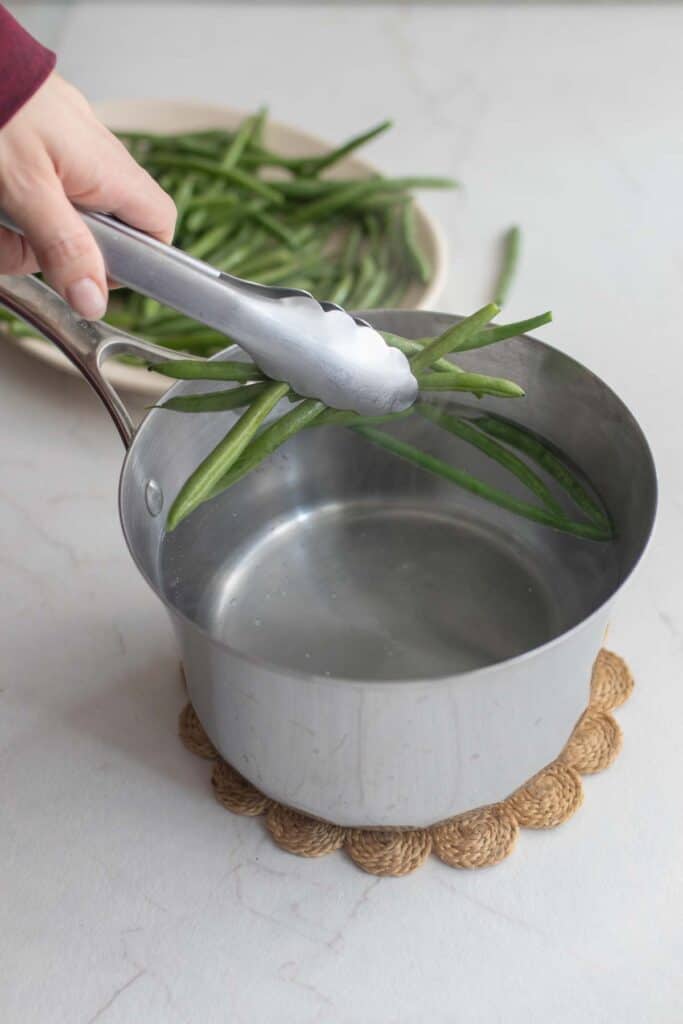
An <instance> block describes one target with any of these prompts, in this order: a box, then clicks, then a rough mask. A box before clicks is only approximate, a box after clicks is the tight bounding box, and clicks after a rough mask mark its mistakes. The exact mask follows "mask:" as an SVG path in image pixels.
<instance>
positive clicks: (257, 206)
mask: <svg viewBox="0 0 683 1024" xmlns="http://www.w3.org/2000/svg"><path fill="white" fill-rule="evenodd" d="M265 122H266V114H265V112H264V111H260V112H259V113H257V114H255V115H254V116H252V117H249V118H247V119H246V120H245V121H243V123H242V124H241V125H240V126H239V128H238V129H237V130H236V131H234V132H229V131H224V130H218V129H214V130H208V131H199V132H189V133H182V134H177V135H153V134H150V133H132V132H128V133H121V134H120V138H121V140H122V141H123V142H124V143H125V144H126V146H127V147H128V148H129V149H130V151H131V153H132V154H133V156H134V157H135V159H136V160H137V161H138V162H139V163H141V164H142V165H143V167H145V168H146V169H147V170H148V171H149V172H150V174H151V175H152V176H153V177H154V178H155V179H156V180H157V181H158V182H159V184H160V185H162V186H163V188H165V189H166V190H167V191H168V192H169V193H170V194H171V195H172V196H173V198H174V200H175V203H176V206H177V208H178V223H177V228H176V234H175V239H174V244H175V245H177V246H178V247H179V248H181V249H184V250H185V251H186V252H189V253H190V254H191V255H193V256H196V257H197V258H198V259H202V260H205V261H206V262H208V263H211V264H212V265H213V266H215V267H217V268H218V269H219V270H222V271H224V272H226V273H230V274H234V275H235V276H237V277H242V278H246V279H248V280H253V281H258V282H260V283H261V284H272V285H282V286H286V287H293V288H302V289H304V290H307V291H312V292H313V293H314V294H315V296H316V298H318V299H322V300H328V301H332V302H337V303H340V304H343V305H345V306H348V307H349V308H352V309H368V308H370V307H373V306H380V305H387V306H398V307H400V306H401V305H402V303H403V302H404V301H405V300H406V297H407V295H408V293H409V291H410V289H411V286H413V285H414V284H416V283H420V282H426V281H428V280H429V277H430V275H431V267H430V265H429V260H428V258H427V256H426V254H425V253H424V252H423V250H422V247H421V245H420V242H419V239H418V238H417V234H416V223H415V208H414V204H413V201H412V194H411V193H412V191H413V190H414V189H416V188H450V187H452V186H453V185H454V182H451V181H449V180H446V179H442V178H423V177H415V178H395V179H391V178H385V177H382V176H379V175H377V176H374V177H371V178H366V179H361V180H354V179H345V178H341V179H340V178H331V177H327V176H325V172H327V171H328V170H329V169H331V168H334V166H335V165H336V164H337V163H338V162H339V161H340V160H342V159H343V158H344V157H346V156H348V155H349V154H350V153H352V152H354V151H355V150H357V149H358V148H359V147H360V146H362V145H363V144H365V143H367V142H369V141H370V140H371V139H374V138H376V137H377V136H378V135H380V134H381V133H382V132H384V131H386V130H387V129H388V128H389V127H390V122H388V121H385V122H383V123H382V124H380V125H377V126H376V127H374V128H372V129H370V130H369V131H367V132H363V134H361V135H358V136H354V137H353V138H352V139H349V140H348V141H347V142H345V143H344V144H343V145H341V146H339V147H338V148H337V149H334V150H331V151H330V152H329V153H326V154H324V155H322V156H318V157H295V158H292V157H285V156H283V155H281V154H279V153H275V152H273V151H272V150H271V149H269V148H268V147H267V146H266V144H265V143H264V127H265ZM108 319H109V320H110V322H112V323H114V324H115V325H116V326H118V327H122V328H124V329H125V330H128V331H132V332H133V333H135V334H137V335H139V336H141V337H144V338H147V339H148V340H150V341H154V342H157V343H158V344H161V345H165V346H166V347H167V348H175V349H178V350H181V351H183V352H187V353H189V354H192V355H197V356H203V357H206V356H210V355H213V354H214V353H216V352H218V351H220V350H221V349H222V348H225V344H226V342H225V338H224V336H223V335H221V334H219V333H218V332H216V331H213V330H211V329H210V328H207V327H205V326H203V325H201V324H197V323H194V322H193V321H191V320H188V319H187V318H186V317H184V316H181V315H180V314H177V313H173V312H172V311H170V310H168V309H166V308H163V307H162V306H160V305H159V304H158V303H156V302H154V301H153V300H151V299H142V298H140V297H139V296H135V295H134V294H132V293H130V292H127V291H122V292H118V293H116V294H115V295H114V296H112V302H111V308H110V313H109V316H108Z"/></svg>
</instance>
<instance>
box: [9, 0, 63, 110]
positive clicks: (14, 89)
mask: <svg viewBox="0 0 683 1024" xmlns="http://www.w3.org/2000/svg"><path fill="white" fill-rule="evenodd" d="M56 60H57V58H56V57H55V54H54V53H53V52H52V50H47V49H46V48H45V47H44V46H42V45H41V44H40V43H39V42H38V41H37V40H35V39H34V38H33V36H30V35H29V34H28V32H27V31H26V30H25V29H23V28H22V27H21V25H20V24H19V22H18V21H16V20H15V19H14V18H13V17H12V15H11V14H10V13H9V11H7V10H6V9H5V8H4V7H2V6H0V128H2V126H3V125H4V124H7V122H8V121H9V119H10V118H11V117H13V116H14V115H15V114H16V112H17V111H18V110H19V109H20V108H21V107H23V105H24V103H26V101H27V100H29V99H30V98H31V96H33V94H34V92H35V91H36V89H38V88H39V87H40V86H41V85H42V84H43V82H44V81H45V79H46V78H47V76H48V75H49V74H50V72H51V71H52V69H53V68H54V66H55V63H56Z"/></svg>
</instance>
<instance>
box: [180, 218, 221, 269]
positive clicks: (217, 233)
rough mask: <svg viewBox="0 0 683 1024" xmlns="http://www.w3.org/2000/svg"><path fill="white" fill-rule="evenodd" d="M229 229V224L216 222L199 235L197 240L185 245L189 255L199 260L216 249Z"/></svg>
mask: <svg viewBox="0 0 683 1024" xmlns="http://www.w3.org/2000/svg"><path fill="white" fill-rule="evenodd" d="M228 231H229V225H227V224H216V225H215V226H214V227H212V228H209V230H208V231H207V232H206V233H205V234H204V235H202V236H201V238H200V239H199V241H198V242H195V243H194V244H193V245H190V246H188V247H187V251H188V253H189V254H190V256H194V257H195V259H198V260H201V259H203V258H204V257H205V256H208V255H209V254H210V253H211V252H213V251H214V249H216V248H217V247H218V246H219V245H220V243H221V242H223V241H224V240H225V238H226V237H227V234H228Z"/></svg>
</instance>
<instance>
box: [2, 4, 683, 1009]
mask: <svg viewBox="0 0 683 1024" xmlns="http://www.w3.org/2000/svg"><path fill="white" fill-rule="evenodd" d="M19 7H20V16H21V17H22V18H23V19H24V21H25V22H26V23H27V24H29V25H30V26H31V27H32V28H33V30H34V31H36V32H37V33H38V34H41V33H42V34H43V37H44V38H45V40H46V41H47V42H48V43H50V44H52V45H53V46H55V47H56V48H57V49H58V51H59V54H60V67H61V70H62V72H63V74H64V75H66V76H68V77H69V78H71V79H73V80H74V81H75V82H76V83H77V84H78V85H80V86H81V87H82V88H83V89H84V90H85V91H86V92H87V93H88V94H89V95H90V96H91V97H92V98H93V99H100V98H106V97H124V96H125V97H134V96H162V97H166V96H177V97H197V98H201V99H213V100H219V101H220V100H225V101H227V102H229V103H232V104H235V105H241V106H243V107H245V108H253V107H255V106H256V105H257V104H259V103H261V102H262V101H264V100H267V101H268V102H269V103H270V105H271V108H272V111H273V114H274V115H276V116H277V117H279V118H281V119H284V120H290V121H294V122H298V123H300V124H301V125H302V126H304V127H307V128H309V129H310V130H312V131H314V132H319V133H321V134H323V135H326V136H329V137H330V138H331V139H340V138H342V137H344V136H345V135H346V134H347V133H348V132H350V131H351V130H354V129H357V128H358V126H359V125H363V124H372V123H373V122H374V121H377V120H379V119H380V118H383V117H385V116H387V115H391V116H394V117H395V118H396V121H397V127H396V130H395V131H394V132H393V133H392V134H391V135H389V136H387V137H386V138H385V139H383V140H381V141H380V142H378V143H377V144H376V145H375V146H374V150H373V157H374V158H375V159H376V160H377V161H378V162H379V163H380V164H381V166H383V167H384V168H386V169H387V170H389V171H391V172H394V173H400V172H409V171H414V170H417V171H423V170H427V171H429V170H432V171H435V172H440V173H446V174H454V175H455V176H457V177H458V178H459V179H461V180H462V181H463V183H464V187H463V189H462V190H461V192H460V193H459V194H458V195H457V196H455V197H451V196H444V195H434V196H432V195H427V196H426V197H425V202H426V204H427V205H428V206H429V208H430V209H431V210H432V211H433V212H434V214H435V215H436V216H438V217H439V218H440V220H441V221H442V223H443V225H444V227H445V229H446V232H447V234H448V236H449V239H450V243H451V250H452V256H451V263H452V266H451V276H450V282H449V285H448V288H447V291H446V293H445V294H444V296H443V300H442V302H441V305H442V307H443V308H444V309H448V310H453V311H460V312H466V311H469V310H470V309H472V308H474V307H476V306H477V305H479V304H481V302H482V301H483V300H484V299H485V298H486V297H487V295H488V288H489V286H490V281H491V274H492V268H493V266H494V259H495V251H496V245H497V241H498V239H499V236H500V232H501V231H502V230H503V229H504V228H505V227H506V226H507V225H508V224H509V223H511V222H514V221H516V222H518V223H520V224H521V225H523V228H524V255H523V261H522V269H521V273H520V277H519V280H518V283H517V286H516V287H515V290H514V295H513V296H512V299H511V302H510V308H509V312H510V314H511V315H512V316H513V317H516V316H517V315H520V316H522V315H528V314H529V313H532V312H536V311H537V310H538V309H539V308H546V307H552V308H553V310H554V311H555V316H556V322H555V324H554V325H553V326H552V328H551V329H546V331H545V335H544V336H545V337H547V338H548V340H551V341H552V342H553V343H554V344H556V345H557V346H559V347H561V348H563V349H564V350H566V351H568V352H571V353H572V354H573V355H574V356H576V357H577V358H578V359H580V360H582V361H586V362H588V363H589V364H590V365H591V366H592V367H593V368H594V369H595V370H596V371H597V372H598V373H599V374H600V375H602V376H604V377H605V378H606V379H607V380H608V381H609V382H610V383H611V385H612V386H613V387H614V388H615V389H616V391H617V392H618V393H620V394H621V395H622V396H623V398H624V399H625V400H626V401H627V403H628V404H629V405H631V407H632V408H633V410H634V411H635V413H636V415H637V416H638V417H639V419H640V420H641V422H642V424H643V426H644V428H645V429H646V431H647V433H648V435H649V437H650V439H651V442H652V445H653V448H654V452H655V456H656V460H657V464H658V469H659V473H660V478H661V513H660V518H659V527H658V531H657V534H656V537H655V541H654V543H653V545H652V547H651V549H650V552H649V554H648V557H647V560H646V562H645V564H644V565H643V566H642V568H641V570H640V571H639V573H638V575H637V577H636V579H635V580H634V581H633V582H632V584H631V586H630V587H629V588H628V589H627V591H626V593H625V594H624V595H623V598H622V600H621V602H620V604H619V606H618V609H617V613H616V616H615V618H614V623H613V630H612V635H611V644H612V646H613V647H614V648H615V649H617V650H619V651H621V652H622V653H623V654H624V655H625V656H626V657H627V658H628V659H629V661H630V662H631V664H632V666H633V669H634V670H635V673H636V676H637V679H638V683H639V685H638V688H637V691H636V694H635V696H634V697H633V699H632V701H631V703H630V704H629V705H628V706H627V707H626V708H624V709H623V711H622V712H621V713H620V714H619V720H620V722H621V724H622V726H623V727H624V730H625V733H626V745H625V749H624V751H623V754H622V756H621V758H620V759H619V761H618V763H617V765H616V766H615V767H614V768H613V769H612V770H611V771H609V772H607V773H606V774H604V775H603V776H597V777H595V778H592V779H588V780H586V787H585V788H586V803H585V806H584V807H583V809H582V810H581V812H580V813H579V814H578V815H577V816H576V818H575V819H574V820H572V821H571V822H570V823H569V824H567V825H566V826H564V827H563V828H562V829H561V830H559V831H556V832H551V833H548V834H531V833H525V834H523V836H522V838H521V841H520V844H519V848H518V850H517V852H516V853H515V855H514V856H513V857H512V858H511V859H510V860H508V861H507V862H505V863H504V864H502V865H500V866H499V867H497V868H494V869H491V870H488V871H483V872H475V873H465V872H457V871H453V870H450V869H448V868H446V867H444V866H443V865H441V864H440V863H438V862H436V861H434V862H431V863H429V864H428V865H427V866H426V867H424V868H423V869H422V870H421V871H420V872H418V873H417V874H415V875H413V876H411V877H410V878H407V879H405V880H400V881H393V880H382V881H379V880H377V879H375V878H371V877H369V876H366V875H364V874H362V873H361V872H359V871H358V870H356V869H355V868H354V867H353V866H351V864H350V863H349V862H348V861H347V860H346V859H345V858H344V857H343V856H341V855H337V856H332V857H329V858H327V859H325V860H322V861H320V862H315V861H311V862H309V861H304V860H299V859H295V858H292V857H289V856H287V855H285V854H283V853H281V852H279V851H278V850H277V849H275V848H274V847H273V846H272V844H271V843H270V841H269V839H268V837H267V836H266V834H265V832H264V828H263V825H262V823H261V822H260V821H254V820H248V819H238V818H234V817H232V816H231V815H229V814H227V813H226V812H225V811H223V810H222V809H221V808H220V807H219V806H218V805H217V804H216V803H215V802H214V800H213V797H212V795H211V791H210V786H209V781H208V778H209V771H208V768H207V765H206V764H205V763H203V762H200V761H198V760H196V759H194V758H192V757H190V756H189V755H188V754H186V753H185V751H184V750H183V749H182V748H181V746H180V745H179V743H178V740H177V738H176V717H177V714H178V711H179V709H180V707H181V706H182V703H183V697H182V694H181V690H180V683H179V678H178V668H177V661H176V656H175V654H174V647H173V638H172V636H171V631H170V628H169V625H168V623H167V621H166V619H165V617H164V613H163V610H162V608H161V607H160V605H159V604H158V603H157V601H156V600H155V599H154V597H153V595H152V594H151V593H150V592H149V591H148V589H147V588H146V586H145V584H144V583H143V582H142V580H141V579H140V578H139V576H138V575H137V573H136V571H135V569H134V567H133V565H132V564H131V562H130V560H129V558H128V555H127V553H126V551H125V548H124V544H123V541H122V538H121V535H120V532H119V527H118V522H117V517H116V482H117V472H118V467H119V464H120V461H121V454H122V453H121V450H120V445H119V442H118V440H117V438H116V436H115V434H114V431H113V429H112V427H111V425H110V424H109V423H108V422H107V420H106V417H105V414H104V412H103V411H102V410H101V409H100V408H99V407H98V403H97V400H96V399H95V398H94V397H93V396H92V395H91V394H90V393H89V392H88V390H87V388H86V387H85V385H83V384H81V383H80V382H79V381H77V380H72V379H69V378H67V377H64V376H60V375H58V374H56V373H55V372H54V371H52V370H50V369H48V368H46V367H43V366H37V365H34V364H33V363H31V362H30V361H29V360H28V359H27V358H26V357H24V356H23V355H21V354H19V353H17V352H16V351H14V350H10V349H8V348H6V347H3V349H2V351H1V352H0V419H1V421H2V424H3V427H2V431H1V433H0V470H1V478H0V492H1V493H0V524H1V525H0V531H1V532H0V536H1V538H2V540H1V542H0V565H1V567H2V575H3V595H4V599H3V601H2V602H1V603H0V635H1V638H2V654H3V657H2V667H1V668H0V800H1V806H2V815H1V817H0V864H1V866H2V879H3V896H2V899H1V900H0V1019H2V1021H3V1022H6V1024H15V1022H16V1024H18V1022H20V1024H59V1022H68V1024H89V1022H94V1021H100V1022H102V1024H119V1022H121V1024H123V1022H125V1024H130V1022H137V1021H144V1022H145V1024H157V1022H159V1024H166V1022H169V1024H172V1022H192V1024H194V1022H197V1024H200V1022H201V1024H223V1022H226V1024H227V1022H230V1024H240V1022H243V1024H245V1022H246V1024H255V1022H267V1024H269V1022H283V1021H287V1022H289V1021H292V1022H297V1024H314V1022H323V1024H327V1022H329V1024H351V1022H353V1024H389V1022H392V1024H413V1022H427V1021H428V1022H430V1024H456V1022H457V1024H461V1022H463V1024H465V1022H467V1024H470V1022H476V1024H479V1022H481V1024H498V1022H505V1024H515V1022H520V1024H522V1022H524V1024H526V1022H534V1021H544V1022H545V1021H548V1022H553V1024H578V1022H581V1024H587V1022H596V1024H598V1022H599V1024H602V1022H606V1021H615V1020H619V1021H620V1022H621V1024H640V1022H642V1021H646V1020H647V1021H648V1022H653V1024H669V1022H671V1024H673V1022H676V1021H679V1020H681V1017H682V1016H683V982H682V981H681V966H680V965H681V957H682V955H683V936H682V927H681V921H682V920H683V856H682V855H683V826H682V824H681V822H682V820H683V819H682V815H681V809H682V800H681V775H682V772H683V768H682V763H681V751H682V743H681V735H682V732H681V728H682V727H681V714H682V712H683V688H681V684H680V680H681V648H682V644H683V583H682V580H683V556H682V554H681V551H682V547H681V531H682V527H683V467H682V463H681V419H680V415H679V409H678V407H679V403H680V379H681V373H683V356H682V355H681V353H682V352H683V344H682V342H681V328H680V309H679V306H680V298H679V297H680V292H681V275H682V274H683V243H682V241H681V239H682V237H683V213H682V209H683V207H682V204H681V180H683V135H682V133H681V130H680V111H681V100H682V99H683V72H682V71H681V65H680V39H681V33H682V32H683V10H681V9H677V8H676V7H668V6H664V7H656V6H653V5H650V6H648V7H644V8H638V7H630V6H627V7H624V8H612V7H609V6H608V7H604V6H603V7H596V8H591V7H589V6H586V5H578V6H577V7H574V8H562V7H557V6H553V7H551V8H547V9H545V8H540V7H537V6H522V7H513V6H511V5H508V6H504V7H501V6H495V7H492V8H488V7H486V6H484V5H480V6H478V7H477V8H476V9H475V8H468V7H461V6H452V7H451V6H448V5H439V6H436V7H428V6H411V5H402V6H391V5H384V6H381V7H359V6H353V7H345V6H344V5H335V6H329V7H316V6H309V5H306V6H302V7H296V6H294V5H287V6H282V5H279V6H276V7H273V8H266V7H264V6H262V5H258V6H256V7H255V6H252V7H251V8H249V7H241V6H230V5H220V4H201V3H193V4H191V5H190V4H163V3H152V4H144V3H139V4H130V5H126V4H114V3H97V4H95V3H93V4H70V5H68V6H67V7H63V6H60V5H58V4H49V5H44V6H42V7H41V6H40V5H30V6H27V5H19ZM312 83H313V84H312Z"/></svg>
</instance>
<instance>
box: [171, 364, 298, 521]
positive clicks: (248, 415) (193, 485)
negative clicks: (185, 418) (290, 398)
mask: <svg viewBox="0 0 683 1024" xmlns="http://www.w3.org/2000/svg"><path fill="white" fill-rule="evenodd" d="M288 391H289V385H288V384H277V383H273V384H271V385H270V386H269V387H267V388H266V389H265V391H264V392H263V394H262V395H260V397H259V398H257V399H256V400H255V401H254V402H252V404H251V405H250V406H249V408H248V409H247V410H246V412H244V413H242V415H241V417H240V418H239V420H238V421H237V423H235V424H234V426H233V427H232V428H231V429H230V430H229V431H228V433H227V434H226V435H225V437H224V438H223V440H222V441H221V442H220V443H219V444H217V445H216V447H215V448H214V449H213V451H212V452H211V453H210V454H209V455H207V457H206V458H205V459H204V461H203V462H202V463H201V464H200V465H199V466H198V467H197V469H195V471H194V473H192V475H191V476H190V477H189V479H188V480H187V481H186V482H185V483H184V484H183V486H182V487H181V488H180V491H179V492H178V495H177V496H176V498H175V500H174V502H173V504H172V505H171V508H170V510H169V513H168V518H167V520H166V529H167V531H168V532H169V533H170V532H172V531H173V530H175V528H176V527H177V526H178V525H179V524H180V523H181V522H182V521H183V519H185V518H186V517H187V516H188V515H189V514H190V512H193V511H194V509H196V508H197V507H198V506H199V505H201V504H202V502H204V501H205V500H206V499H207V498H208V497H209V495H210V494H211V491H212V489H213V488H214V487H215V485H216V484H217V483H218V481H219V480H220V479H221V477H223V476H225V474H226V473H227V472H228V470H229V469H230V467H231V466H232V465H234V463H235V462H236V461H237V459H238V458H239V457H240V455H241V454H242V452H243V451H244V450H245V448H246V447H247V445H248V444H249V442H250V441H251V439H252V438H253V437H254V435H255V433H256V431H257V430H258V428H259V427H260V425H261V424H262V423H263V421H264V420H265V419H266V417H267V416H268V415H269V413H270V412H272V410H273V409H274V408H275V406H276V405H277V404H278V402H280V401H281V400H282V399H283V398H284V396H285V395H286V394H287V392H288Z"/></svg>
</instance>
